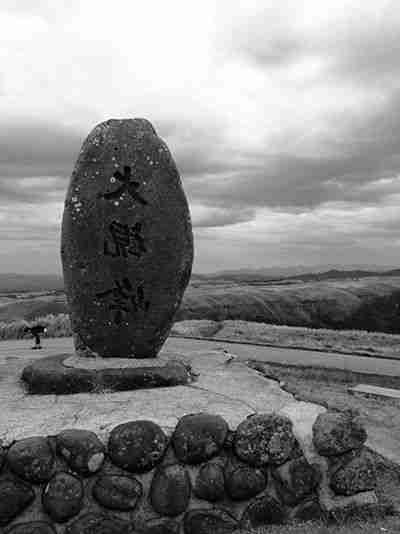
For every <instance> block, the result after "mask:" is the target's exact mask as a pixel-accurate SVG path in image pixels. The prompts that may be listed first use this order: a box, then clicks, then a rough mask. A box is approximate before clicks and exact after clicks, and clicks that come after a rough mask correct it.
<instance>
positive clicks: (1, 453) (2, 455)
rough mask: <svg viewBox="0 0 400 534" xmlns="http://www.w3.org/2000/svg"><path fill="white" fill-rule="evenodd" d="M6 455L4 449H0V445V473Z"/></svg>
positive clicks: (0, 447)
mask: <svg viewBox="0 0 400 534" xmlns="http://www.w3.org/2000/svg"><path fill="white" fill-rule="evenodd" d="M6 455H7V452H6V450H5V449H4V447H2V446H1V444H0V471H1V470H2V468H3V465H4V461H5V459H6Z"/></svg>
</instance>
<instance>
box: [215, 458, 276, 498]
mask: <svg viewBox="0 0 400 534" xmlns="http://www.w3.org/2000/svg"><path fill="white" fill-rule="evenodd" d="M266 485H267V473H266V472H264V471H263V470H261V469H259V468H257V467H252V466H249V465H247V464H245V463H241V462H233V463H231V464H228V465H227V468H226V470H225V487H226V491H227V493H228V494H229V496H230V497H231V498H232V499H233V500H235V501H243V500H247V499H251V497H254V496H255V495H257V494H258V493H260V492H261V491H263V490H264V489H265V487H266Z"/></svg>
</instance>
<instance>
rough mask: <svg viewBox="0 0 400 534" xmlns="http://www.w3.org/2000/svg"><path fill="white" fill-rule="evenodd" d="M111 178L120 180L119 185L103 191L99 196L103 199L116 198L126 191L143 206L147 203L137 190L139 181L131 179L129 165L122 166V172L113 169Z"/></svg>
mask: <svg viewBox="0 0 400 534" xmlns="http://www.w3.org/2000/svg"><path fill="white" fill-rule="evenodd" d="M113 178H115V179H116V180H118V181H119V182H121V185H120V186H119V187H117V189H115V190H114V191H109V192H106V193H103V194H102V195H101V196H102V197H103V198H104V199H106V200H116V199H117V198H120V197H121V195H123V194H124V193H127V194H128V195H129V196H130V197H131V198H132V199H133V200H137V201H138V202H139V203H140V204H142V205H143V206H145V205H146V204H147V201H146V200H145V199H144V198H143V197H142V195H141V194H140V193H139V192H138V189H139V187H140V182H138V181H136V180H132V170H131V167H130V166H129V165H125V166H124V173H123V174H122V173H121V172H120V171H115V172H114V174H113Z"/></svg>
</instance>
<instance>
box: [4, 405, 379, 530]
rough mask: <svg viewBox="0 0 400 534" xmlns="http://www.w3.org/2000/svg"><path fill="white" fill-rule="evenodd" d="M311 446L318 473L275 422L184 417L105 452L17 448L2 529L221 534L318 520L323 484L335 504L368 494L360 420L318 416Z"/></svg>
mask: <svg viewBox="0 0 400 534" xmlns="http://www.w3.org/2000/svg"><path fill="white" fill-rule="evenodd" d="M313 440H314V447H315V449H316V450H317V451H318V453H319V456H320V457H321V458H322V459H323V458H326V462H327V463H326V465H327V466H328V468H327V472H326V473H323V472H321V465H324V464H323V462H322V463H321V464H320V465H317V464H313V465H312V464H310V463H309V462H308V461H307V459H306V458H305V456H304V454H303V450H302V448H301V446H300V444H299V442H298V441H297V439H296V437H295V436H294V434H293V431H292V423H291V421H290V420H289V419H288V418H286V417H283V416H281V415H277V414H268V415H263V414H254V415H252V416H249V417H248V418H247V419H245V420H244V421H243V422H242V423H240V424H239V426H238V427H237V429H236V430H235V431H232V430H230V429H229V428H228V425H227V423H226V422H225V420H224V419H223V418H222V417H220V416H218V415H211V414H206V413H201V414H194V415H186V416H184V417H182V418H181V419H180V421H179V422H178V424H177V426H176V428H175V430H174V432H173V433H172V435H171V436H169V437H168V436H167V435H166V434H165V433H164V431H163V430H162V429H161V428H160V427H159V426H158V425H156V424H155V423H153V422H151V421H131V422H128V423H124V424H121V425H119V426H117V427H116V428H114V429H113V430H112V431H111V433H110V436H109V439H108V443H107V446H105V445H104V444H103V443H102V442H101V441H100V440H99V439H98V437H97V436H96V435H95V434H94V433H93V432H89V431H87V430H78V429H75V430H65V431H63V432H61V433H60V434H58V435H57V436H49V437H31V438H27V439H23V440H20V441H18V442H16V443H14V444H12V445H11V446H10V447H9V448H7V449H3V448H1V447H0V466H1V472H0V532H1V533H2V534H3V533H4V534H54V533H66V534H119V533H121V534H129V533H134V532H137V533H143V534H178V533H184V534H208V533H211V532H212V533H215V534H218V533H224V534H227V533H229V532H233V531H234V530H236V529H237V528H239V527H257V526H259V525H263V524H270V523H284V522H286V521H289V520H291V519H298V520H307V519H312V518H319V517H321V516H323V515H326V514H327V513H328V512H329V510H327V509H326V507H325V506H324V500H323V499H322V498H321V495H322V493H321V484H322V483H323V480H324V477H325V478H326V476H328V479H329V480H328V485H329V486H330V489H329V491H331V492H333V493H334V494H336V495H337V496H338V498H339V496H346V497H348V496H352V495H355V494H360V492H367V491H368V490H372V489H373V488H374V486H375V469H374V464H373V460H372V458H371V456H370V455H369V453H368V451H367V450H366V449H365V448H363V444H364V442H365V440H366V433H365V430H364V429H363V427H362V426H361V425H360V424H359V422H358V421H357V420H356V419H353V418H352V417H350V416H348V415H345V414H337V413H329V412H328V413H324V414H321V415H319V416H318V418H317V420H316V422H315V424H314V428H313ZM324 461H325V460H324ZM361 494H362V493H361Z"/></svg>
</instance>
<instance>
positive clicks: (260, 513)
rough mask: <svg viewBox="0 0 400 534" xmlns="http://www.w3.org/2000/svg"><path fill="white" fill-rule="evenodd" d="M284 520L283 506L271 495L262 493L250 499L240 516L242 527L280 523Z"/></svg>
mask: <svg viewBox="0 0 400 534" xmlns="http://www.w3.org/2000/svg"><path fill="white" fill-rule="evenodd" d="M285 520H286V514H285V510H284V508H283V506H282V505H281V504H280V503H279V502H278V501H277V500H276V499H275V498H274V497H272V495H269V494H264V495H262V496H260V497H257V498H256V499H254V500H253V501H251V502H250V503H249V504H248V506H247V507H246V509H245V510H244V512H243V515H242V518H241V527H242V528H250V527H251V528H256V527H259V526H262V525H273V524H276V525H278V524H282V523H284V522H285Z"/></svg>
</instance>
